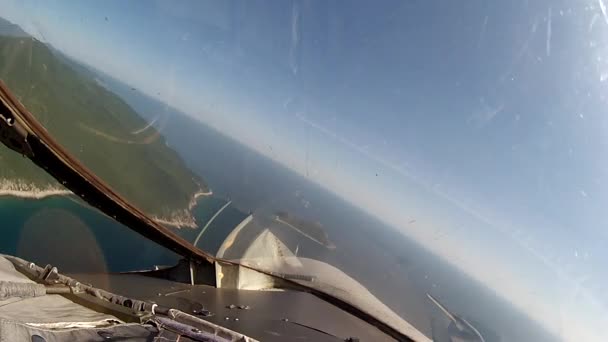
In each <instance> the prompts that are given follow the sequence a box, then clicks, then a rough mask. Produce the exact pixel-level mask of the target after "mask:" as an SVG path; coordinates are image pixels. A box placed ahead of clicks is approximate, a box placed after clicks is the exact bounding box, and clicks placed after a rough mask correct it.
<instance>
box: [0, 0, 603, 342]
mask: <svg viewBox="0 0 608 342" xmlns="http://www.w3.org/2000/svg"><path fill="white" fill-rule="evenodd" d="M0 4H1V5H0V6H1V7H2V8H3V14H2V15H3V16H5V17H6V18H7V19H9V20H11V21H13V22H15V23H17V24H19V25H21V26H22V27H23V28H24V29H25V30H26V31H28V32H29V33H31V34H33V35H34V36H36V37H38V38H39V39H41V40H45V41H48V42H49V43H51V44H53V45H54V46H56V47H57V48H59V49H61V50H62V51H64V52H65V53H67V54H69V55H71V56H73V57H76V58H78V59H80V60H83V61H85V62H86V63H89V64H91V65H93V66H95V67H97V68H99V69H101V70H103V71H105V72H107V73H109V74H111V75H113V76H115V77H117V78H119V79H121V80H123V81H125V82H127V83H129V84H131V85H132V86H134V87H137V88H138V89H139V90H141V91H143V92H144V93H147V94H149V95H151V96H154V97H158V98H160V99H162V100H163V101H166V102H168V103H170V104H172V105H174V106H176V107H177V108H179V109H181V110H183V111H184V112H186V113H187V114H189V115H192V116H193V117H196V118H198V119H200V120H201V121H203V122H205V123H207V124H209V125H210V126H213V127H215V128H217V129H219V130H221V131H222V132H224V133H226V134H228V135H230V136H232V137H233V138H235V139H237V140H239V141H241V142H242V143H244V144H247V145H248V146H250V147H252V148H254V149H256V150H258V151H259V152H261V153H263V154H265V155H267V156H269V157H271V158H273V159H274V160H276V161H277V162H280V163H282V164H284V165H286V166H287V167H289V168H291V169H293V170H294V171H296V172H298V173H300V174H302V175H304V176H307V177H309V178H310V179H311V180H313V181H314V182H317V183H319V184H320V185H322V186H324V187H326V188H328V189H329V190H331V191H333V192H335V193H336V194H338V195H339V196H341V197H343V198H346V199H347V200H349V201H350V202H352V203H353V204H355V205H357V206H359V207H362V208H364V209H365V210H367V211H368V212H370V213H372V214H374V215H375V216H377V217H379V218H381V219H383V220H384V221H385V222H386V223H388V224H390V225H391V226H394V227H395V228H396V229H399V230H400V231H401V232H403V233H404V234H405V235H407V236H408V237H410V238H413V239H415V240H416V241H418V242H420V243H421V244H422V245H424V246H426V247H427V248H429V249H430V250H432V251H434V252H435V253H437V254H438V255H440V256H442V257H444V258H445V259H446V260H448V261H450V262H454V263H457V264H458V265H460V266H459V267H461V268H462V269H463V271H465V272H467V273H469V274H470V275H472V276H473V277H475V278H476V279H478V280H480V281H481V282H483V283H484V284H486V285H487V286H488V287H491V288H493V289H495V290H496V291H497V293H499V294H500V295H501V296H503V297H504V298H506V299H508V300H510V301H511V302H512V303H513V304H514V305H515V306H517V307H519V308H520V309H522V310H525V311H526V312H528V313H529V314H530V316H531V317H533V318H534V319H536V320H538V321H539V322H541V323H542V324H543V325H544V326H546V327H548V328H550V329H551V330H554V331H558V332H559V333H561V334H563V336H565V337H572V336H583V335H581V334H583V333H585V332H590V334H591V335H592V336H588V337H589V340H591V338H598V336H593V335H594V334H596V333H597V330H596V329H595V328H593V327H598V326H602V324H605V323H606V321H607V319H608V315H606V303H608V297H606V294H605V293H606V291H605V290H606V289H605V286H606V284H607V283H608V273H607V272H606V271H604V270H603V268H604V267H603V265H605V263H606V261H608V260H607V259H608V254H607V253H606V252H605V248H604V246H605V243H606V242H607V239H608V217H607V215H606V214H605V211H606V210H605V209H604V208H605V206H606V203H607V200H608V163H607V162H606V161H605V159H604V158H603V157H604V156H606V155H607V153H606V152H608V145H607V144H608V139H607V137H608V134H607V132H608V130H607V129H608V115H607V114H608V109H607V108H608V107H607V106H606V96H608V94H607V90H608V88H607V87H608V63H607V62H608V50H607V46H608V16H607V14H606V6H605V5H604V3H603V1H602V0H599V1H598V0H589V1H585V0H580V1H501V2H495V3H486V2H485V1H441V2H439V1H437V2H435V1H382V2H379V3H376V2H368V1H332V2H327V3H325V2H291V1H275V2H268V3H261V2H255V1H253V2H251V1H249V2H248V1H244V2H238V1H223V2H215V1H193V2H185V1H184V2H175V3H174V2H168V1H167V2H164V1H159V2H140V1H104V2H54V1H45V2H38V1H23V2H21V1H10V0H4V1H0ZM269 146H271V147H272V152H269V151H270V149H269ZM404 208H406V209H404ZM412 219H415V220H416V224H408V223H407V222H410V221H411V220H412ZM438 231H441V236H442V238H441V239H439V240H437V239H436V237H437V232H438ZM504 277H508V278H509V279H512V281H510V282H509V283H508V284H505V282H504V280H501V279H504ZM539 293H540V294H539ZM581 303H582V304H581ZM566 321H567V322H568V324H566V323H564V322H566ZM590 327H591V328H590ZM604 337H605V336H601V338H604Z"/></svg>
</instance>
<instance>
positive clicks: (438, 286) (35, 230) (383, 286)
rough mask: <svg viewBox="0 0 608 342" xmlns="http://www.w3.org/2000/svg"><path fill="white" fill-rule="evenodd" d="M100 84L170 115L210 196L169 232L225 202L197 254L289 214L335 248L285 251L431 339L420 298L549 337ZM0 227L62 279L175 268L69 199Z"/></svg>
mask: <svg viewBox="0 0 608 342" xmlns="http://www.w3.org/2000/svg"><path fill="white" fill-rule="evenodd" d="M100 77H101V78H103V83H104V84H107V85H108V87H109V89H111V90H112V91H114V92H115V93H116V94H118V95H119V96H121V97H122V98H123V99H124V100H125V101H126V102H127V103H128V104H129V105H131V106H132V107H133V108H134V109H135V110H136V111H138V112H139V113H141V115H142V116H143V117H144V118H147V119H149V120H152V118H153V116H154V115H155V113H160V112H162V113H164V114H165V115H169V116H170V117H171V120H164V122H162V126H159V127H157V128H159V129H161V131H162V133H163V135H164V136H165V138H166V140H167V143H168V144H169V146H171V147H172V148H174V149H175V150H176V151H177V152H178V153H179V154H180V155H181V156H182V158H183V159H184V160H185V161H186V163H187V165H188V166H189V167H190V168H191V169H192V170H193V171H194V172H196V173H198V174H200V176H201V177H202V178H203V179H205V181H206V182H207V183H208V185H209V186H210V188H211V189H212V190H213V195H212V196H203V197H199V198H198V200H197V205H196V206H195V207H194V209H193V216H194V218H195V219H196V222H197V224H198V226H199V228H198V229H191V228H182V229H176V228H173V229H174V230H175V232H176V233H178V234H179V235H181V236H182V237H184V238H186V239H187V240H189V241H194V239H195V238H196V236H197V235H198V234H199V233H200V229H201V228H202V227H203V226H204V225H205V224H206V223H207V222H208V221H209V219H210V218H211V217H212V216H213V215H214V213H215V212H217V210H218V209H219V208H221V207H222V206H224V205H225V204H226V203H227V202H228V201H232V202H231V205H230V206H229V207H228V208H227V210H226V211H225V212H222V214H221V215H220V216H218V218H217V219H216V220H215V221H214V222H213V226H212V227H210V229H209V231H206V232H205V233H204V234H203V237H202V239H201V241H200V243H199V247H201V248H203V249H205V250H209V251H213V250H216V249H217V248H218V246H219V244H221V242H222V241H223V239H224V238H225V237H226V235H227V233H229V231H231V230H232V229H233V228H234V227H235V226H236V225H237V224H238V223H239V222H241V221H242V220H243V219H244V218H245V217H246V216H247V215H248V213H249V212H254V213H256V214H259V215H261V216H264V215H266V216H271V215H273V213H276V211H279V210H281V211H286V212H289V213H294V214H296V215H297V216H298V217H301V218H303V219H310V220H315V221H316V220H319V221H321V222H323V227H324V229H325V231H326V233H327V235H328V238H329V240H330V241H331V242H332V243H333V244H334V245H335V246H336V247H335V248H334V249H328V248H326V247H324V246H319V244H318V243H314V242H311V241H306V239H304V240H302V241H300V240H298V241H287V242H286V244H287V246H288V247H289V248H290V249H291V250H292V251H293V250H297V251H298V256H303V257H309V258H313V259H319V260H322V261H325V262H327V263H329V264H331V265H333V266H335V267H337V268H338V269H340V270H342V271H343V272H345V273H346V274H348V275H349V276H351V277H352V278H354V279H355V280H357V281H358V282H360V283H361V284H362V285H363V286H365V287H366V288H367V289H368V290H370V292H372V294H374V295H375V296H376V297H377V298H378V299H379V300H381V301H382V302H383V303H385V304H386V305H388V306H389V307H390V308H391V309H392V310H393V311H395V312H396V313H397V314H399V315H401V316H402V317H404V318H405V319H406V320H407V321H408V322H410V323H412V324H413V325H414V326H415V327H417V328H418V329H419V330H421V331H422V332H423V333H425V334H427V335H428V336H429V337H430V336H431V335H432V331H431V325H433V326H437V325H439V326H444V327H445V328H447V324H448V323H447V322H445V317H444V316H442V314H441V313H440V312H438V310H437V309H436V308H435V307H434V306H433V305H432V304H430V302H429V301H428V300H427V299H426V293H427V292H430V293H433V294H434V295H435V296H436V297H439V298H441V300H442V302H443V303H444V304H445V305H446V306H447V307H448V308H449V309H450V310H451V311H452V312H454V313H456V314H458V315H460V316H462V317H465V318H466V319H467V320H468V321H469V322H471V323H473V324H474V325H475V326H476V327H477V328H478V330H480V331H481V332H482V333H483V334H484V337H485V339H486V341H553V340H555V339H556V338H555V336H552V335H551V334H550V333H548V332H547V331H545V330H543V329H542V328H541V327H540V326H538V325H537V324H535V323H534V322H532V321H530V320H529V319H528V318H527V316H526V315H525V314H524V313H521V312H518V311H517V310H516V309H514V308H513V307H512V306H511V304H509V303H508V302H505V301H504V300H503V299H502V298H501V297H500V296H498V295H497V294H496V293H494V292H493V291H492V290H491V289H488V288H486V287H485V286H483V285H481V284H479V283H477V282H476V281H475V280H474V279H471V278H470V277H468V276H467V275H466V274H463V273H462V272H460V271H458V270H456V269H454V268H453V267H452V266H450V265H449V264H448V263H446V262H445V261H443V260H441V259H440V258H438V257H437V256H435V255H433V254H431V253H430V252H429V251H427V250H425V249H424V248H422V247H421V246H419V245H418V244H417V243H415V242H414V241H410V240H408V239H407V238H406V237H404V236H403V235H401V234H400V233H398V232H396V231H395V230H394V229H392V228H390V227H387V226H385V225H384V224H383V223H381V222H380V221H378V220H377V219H375V218H373V217H370V216H369V215H367V214H365V213H363V212H362V211H361V210H359V209H357V208H355V207H353V206H352V205H350V204H349V203H347V202H345V201H344V200H342V199H340V198H339V197H337V196H336V195H334V194H332V193H329V192H328V191H326V190H324V189H322V188H320V187H319V186H317V185H315V184H313V183H312V182H310V181H308V180H307V179H305V178H304V177H302V176H300V175H297V174H295V173H294V172H292V171H290V170H288V169H286V168H284V167H283V166H281V165H278V164H276V163H275V162H273V161H272V160H270V159H268V158H266V157H265V156H262V155H260V154H258V153H257V152H255V151H253V150H251V149H249V148H247V147H245V146H243V145H241V144H240V143H238V142H236V141H234V140H232V139H231V138H229V137H226V136H224V135H223V134H222V133H221V132H218V131H216V130H214V129H213V128H210V127H207V126H205V125H204V124H202V123H200V122H198V121H196V120H194V119H192V118H190V117H188V116H186V115H184V114H183V113H180V112H179V111H177V110H175V109H173V108H170V107H168V106H167V105H165V104H163V103H161V102H159V101H157V100H154V99H151V98H149V97H147V96H146V95H144V94H142V93H139V92H138V91H134V90H133V89H132V88H131V87H129V86H128V85H125V84H122V83H120V82H119V81H117V80H115V79H113V78H111V77H109V76H107V75H104V74H100ZM150 113H152V114H150ZM147 115H149V117H146V116H147ZM161 121H163V120H159V125H160V124H161V123H160V122H161ZM0 227H1V229H2V235H1V236H2V238H1V239H0V252H1V253H6V254H12V255H17V256H20V257H22V258H25V259H28V260H31V261H34V262H36V263H38V264H40V265H45V264H47V263H48V264H53V265H56V266H58V268H59V269H60V271H63V272H67V273H80V272H99V271H102V272H122V271H133V270H144V269H150V268H152V267H154V266H166V265H173V264H175V263H176V262H177V261H178V260H179V256H178V255H175V254H174V253H173V252H171V251H169V250H167V249H165V248H163V247H160V246H158V245H156V244H155V243H153V242H151V241H149V240H147V239H146V238H145V237H143V236H141V235H139V234H137V233H135V232H132V231H131V230H129V229H128V228H126V227H124V226H122V225H121V224H119V223H117V222H115V221H113V220H112V219H111V218H109V217H107V216H105V215H104V214H103V213H101V212H99V211H97V210H96V209H93V208H91V207H89V206H88V205H86V204H84V203H83V202H82V201H81V200H80V199H78V198H76V197H73V196H51V197H46V198H43V199H38V200H34V199H26V198H18V197H8V196H5V197H0ZM438 322H439V323H438Z"/></svg>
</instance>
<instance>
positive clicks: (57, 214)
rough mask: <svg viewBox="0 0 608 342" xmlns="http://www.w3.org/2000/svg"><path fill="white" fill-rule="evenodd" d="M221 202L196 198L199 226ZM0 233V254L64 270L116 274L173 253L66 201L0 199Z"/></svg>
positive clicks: (169, 258) (188, 234)
mask: <svg viewBox="0 0 608 342" xmlns="http://www.w3.org/2000/svg"><path fill="white" fill-rule="evenodd" d="M223 203H224V201H223V200H221V199H217V198H213V197H202V198H199V205H197V206H196V207H195V209H194V216H195V218H196V220H197V222H199V226H202V225H203V224H204V222H206V221H207V220H208V219H209V218H210V217H211V216H212V215H213V213H214V212H215V211H216V210H217V208H219V207H221V206H222V204H223ZM200 222H203V224H201V223H200ZM0 231H1V234H0V252H1V253H6V254H12V255H17V256H20V257H23V258H26V259H28V260H32V261H34V262H36V263H39V264H42V265H45V264H47V263H51V264H53V265H57V266H59V267H60V268H61V269H62V270H63V271H65V272H86V271H99V270H104V271H111V272H120V271H129V270H137V269H147V268H150V267H152V266H154V265H172V264H175V263H176V262H177V260H178V256H177V255H176V254H174V253H173V252H171V251H169V250H167V249H165V248H163V247H161V246H158V245H157V244H155V243H154V242H152V241H149V240H147V239H146V238H144V237H142V236H141V235H139V234H137V233H135V232H133V231H131V230H130V229H128V228H127V227H125V226H123V225H122V224H120V223H118V222H115V221H114V220H112V219H110V218H109V217H107V216H105V215H104V214H102V213H100V212H99V211H97V210H96V209H92V208H90V207H88V206H87V205H86V204H83V203H82V202H80V201H79V200H77V199H75V198H72V197H63V196H56V197H48V198H44V199H40V200H33V199H24V198H17V197H11V196H5V197H0ZM174 231H176V232H177V233H178V234H179V235H181V236H183V237H184V238H186V239H188V240H190V241H193V239H194V237H195V236H196V234H197V233H198V230H194V229H190V228H184V229H174ZM208 238H212V236H211V235H210V236H209V237H208ZM209 243H210V244H211V245H214V244H216V243H217V242H212V241H209ZM220 243H221V242H220Z"/></svg>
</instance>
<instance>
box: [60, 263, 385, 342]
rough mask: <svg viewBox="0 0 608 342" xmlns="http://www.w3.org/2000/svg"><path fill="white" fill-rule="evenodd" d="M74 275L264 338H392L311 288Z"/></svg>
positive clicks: (124, 276) (323, 339)
mask: <svg viewBox="0 0 608 342" xmlns="http://www.w3.org/2000/svg"><path fill="white" fill-rule="evenodd" d="M71 276H72V277H74V278H76V279H79V280H80V281H82V282H85V283H90V284H92V285H93V286H99V287H102V288H104V289H106V290H108V291H112V292H115V293H118V294H121V295H124V296H131V297H134V298H137V299H141V300H150V301H154V302H156V303H158V304H159V305H164V306H167V307H172V308H176V309H179V310H182V311H184V312H188V313H192V312H193V311H196V310H200V308H201V307H203V308H205V309H206V310H209V311H210V312H211V313H212V314H213V315H212V316H210V317H203V318H205V319H207V320H208V321H211V322H213V323H217V324H220V325H222V326H225V327H226V328H229V329H232V330H235V331H238V332H240V333H243V334H246V335H249V336H251V337H253V338H256V339H259V340H261V341H290V340H295V341H339V340H344V339H345V338H347V337H357V338H359V339H360V341H393V339H392V338H390V337H389V336H387V335H385V334H384V333H382V332H381V331H380V330H378V329H377V328H375V327H373V326H371V325H369V324H368V323H366V322H364V321H362V320H360V319H359V318H357V317H355V316H352V315H351V314H349V313H346V312H344V311H343V310H341V309H339V308H337V307H334V306H333V305H331V304H329V303H326V302H324V301H322V300H321V299H319V298H317V297H315V296H313V295H311V294H308V293H302V292H295V291H248V290H235V289H217V288H215V287H211V286H205V285H196V286H190V285H187V284H182V283H176V282H171V281H168V280H163V279H157V278H150V277H147V276H142V275H137V274H75V275H71ZM231 305H232V306H234V308H230V307H231ZM239 306H247V307H249V309H239V308H238V307H239ZM321 331H322V332H321ZM332 335H333V336H332Z"/></svg>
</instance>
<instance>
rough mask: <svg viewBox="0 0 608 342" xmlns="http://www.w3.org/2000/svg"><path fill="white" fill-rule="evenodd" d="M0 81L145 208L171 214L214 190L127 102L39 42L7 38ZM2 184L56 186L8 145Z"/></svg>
mask: <svg viewBox="0 0 608 342" xmlns="http://www.w3.org/2000/svg"><path fill="white" fill-rule="evenodd" d="M0 78H1V79H2V80H3V81H4V82H5V83H6V84H7V85H8V86H9V87H10V88H11V89H12V91H13V93H15V94H16V95H17V97H18V98H19V99H20V100H21V102H22V103H23V104H24V105H25V106H26V108H28V109H29V110H30V111H31V112H32V113H33V114H34V115H35V116H36V117H37V118H38V119H39V120H40V121H41V123H42V124H43V125H44V126H45V127H46V128H47V130H48V131H49V132H50V133H51V134H53V136H54V137H55V138H56V139H57V140H58V141H59V142H60V143H61V144H62V145H63V146H65V147H66V148H67V149H68V150H69V151H70V152H71V153H73V154H75V155H76V156H77V157H78V158H80V160H81V161H82V162H83V163H84V164H85V165H86V166H88V167H89V168H90V169H92V170H93V171H94V172H95V173H97V174H98V175H99V176H100V177H101V178H102V179H104V180H105V181H106V182H107V183H108V184H110V186H112V187H113V188H114V189H116V190H117V191H118V192H119V193H121V194H122V195H124V196H125V197H126V198H128V199H129V200H131V201H132V202H133V203H134V204H136V205H137V206H139V207H140V208H141V209H143V210H144V211H146V212H148V213H150V214H153V215H156V216H162V217H169V216H170V215H171V214H173V213H175V211H176V210H178V209H186V208H187V207H188V204H189V202H190V200H191V198H192V196H193V194H194V193H195V192H197V191H200V190H203V191H205V190H206V188H205V185H204V183H203V181H202V180H201V179H199V178H198V177H197V176H196V175H194V174H193V173H192V172H191V171H190V170H189V169H188V168H187V167H186V165H185V164H184V162H183V161H182V160H181V159H180V158H179V156H178V155H177V154H176V153H175V152H174V151H173V150H171V149H170V148H168V147H167V145H166V144H165V140H164V139H163V137H162V136H160V135H159V134H158V132H157V131H156V130H155V129H154V128H151V127H150V128H147V129H144V130H142V128H145V127H146V125H147V122H146V121H145V120H143V119H142V118H141V117H140V116H139V115H138V114H137V113H136V112H135V111H134V110H133V109H131V108H130V107H129V106H128V105H127V104H126V103H125V102H124V101H123V100H122V99H120V98H119V97H118V96H117V95H115V94H114V93H112V92H110V91H108V90H106V89H105V88H103V87H102V86H100V85H99V84H98V83H97V81H96V80H95V79H94V78H93V77H92V76H87V75H85V74H84V73H79V72H76V71H75V70H73V69H72V68H71V67H70V66H69V65H67V64H66V63H65V62H64V61H62V60H61V59H60V58H58V57H57V56H55V55H53V53H52V52H51V51H50V50H49V48H48V47H47V46H46V45H44V44H42V43H41V42H39V41H37V40H36V39H33V38H28V37H9V36H0ZM140 131H141V132H140ZM0 179H11V180H14V179H20V180H24V181H26V182H28V183H32V184H34V185H37V186H39V187H46V186H48V185H52V184H55V183H54V181H53V180H52V179H50V177H48V176H46V175H45V174H44V173H42V172H41V171H39V170H37V169H36V168H35V167H34V166H33V164H31V163H30V162H28V161H27V160H25V159H24V158H22V157H21V156H19V155H17V154H16V153H13V152H12V151H9V150H8V149H7V148H0Z"/></svg>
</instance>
